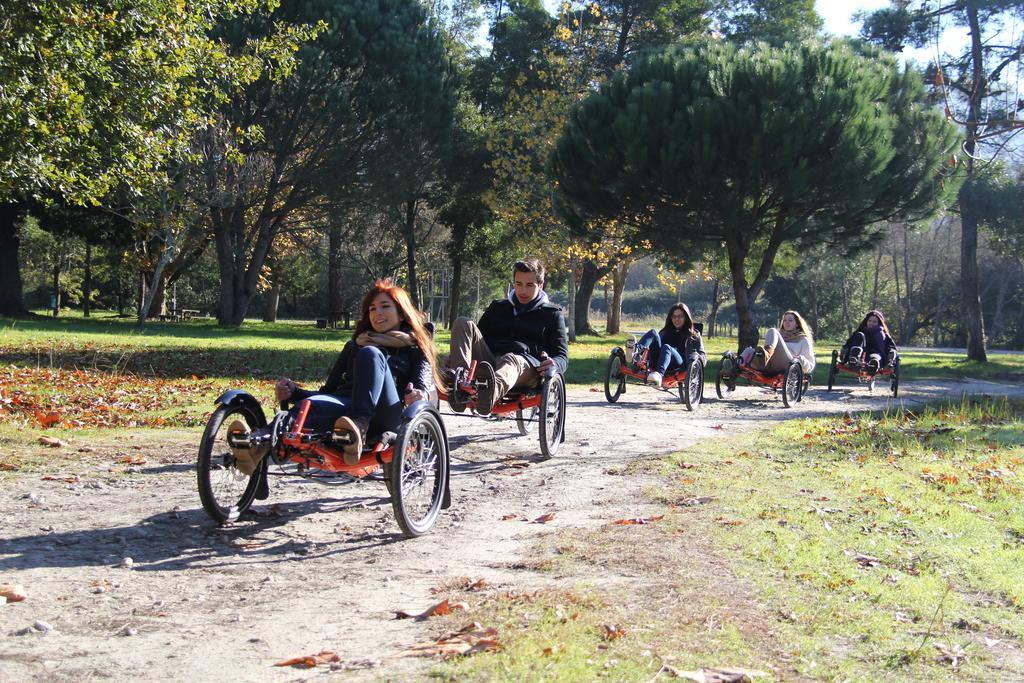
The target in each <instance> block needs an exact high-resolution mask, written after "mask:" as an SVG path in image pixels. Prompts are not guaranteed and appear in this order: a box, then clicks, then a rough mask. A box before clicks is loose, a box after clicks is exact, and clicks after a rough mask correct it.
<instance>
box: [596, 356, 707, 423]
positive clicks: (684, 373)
mask: <svg viewBox="0 0 1024 683" xmlns="http://www.w3.org/2000/svg"><path fill="white" fill-rule="evenodd" d="M649 352H650V349H649V348H640V349H639V350H635V351H634V352H633V353H632V354H631V356H632V364H630V363H628V362H627V361H626V352H625V351H623V350H622V347H619V346H616V347H615V348H614V349H612V352H611V354H610V355H609V356H608V366H607V369H606V371H605V375H604V397H605V398H606V399H608V402H609V403H615V402H616V401H618V400H619V396H621V395H622V394H624V393H625V392H626V382H627V380H633V381H634V382H636V383H639V384H644V385H646V384H647V373H649V372H650V371H651V368H650V366H649V365H648V363H647V355H648V353H649ZM673 389H675V390H678V392H679V402H680V403H682V404H684V405H685V406H686V409H687V410H695V409H696V408H697V406H699V405H700V402H701V401H702V400H703V398H704V364H703V363H701V362H700V359H699V358H693V359H691V360H690V361H689V362H688V363H687V364H686V365H685V366H684V367H681V368H679V369H677V370H676V371H674V372H667V373H665V377H664V378H662V380H661V390H662V391H669V392H671V391H672V390H673Z"/></svg>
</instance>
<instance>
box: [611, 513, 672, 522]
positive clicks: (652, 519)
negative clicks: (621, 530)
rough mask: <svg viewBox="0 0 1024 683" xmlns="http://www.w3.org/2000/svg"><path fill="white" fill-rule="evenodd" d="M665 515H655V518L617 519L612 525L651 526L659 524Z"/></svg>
mask: <svg viewBox="0 0 1024 683" xmlns="http://www.w3.org/2000/svg"><path fill="white" fill-rule="evenodd" d="M664 518H665V515H655V516H654V517H633V518H632V519H617V520H615V521H614V522H612V524H651V523H652V522H657V521H658V520H659V519H664Z"/></svg>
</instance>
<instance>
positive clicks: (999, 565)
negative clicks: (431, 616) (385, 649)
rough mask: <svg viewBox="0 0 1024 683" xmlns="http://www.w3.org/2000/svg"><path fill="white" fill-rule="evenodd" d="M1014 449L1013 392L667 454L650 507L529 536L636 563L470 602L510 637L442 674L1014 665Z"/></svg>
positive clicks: (1020, 616) (847, 676)
mask: <svg viewBox="0 0 1024 683" xmlns="http://www.w3.org/2000/svg"><path fill="white" fill-rule="evenodd" d="M1022 464H1024V404H1022V403H1008V402H1005V401H1001V402H988V403H984V404H977V403H962V404H959V405H950V406H939V407H933V408H929V409H927V410H925V411H923V412H921V413H920V414H911V413H904V412H897V413H892V414H888V415H862V416H859V417H854V418H832V419H817V420H801V421H792V422H788V423H786V424H784V425H782V426H780V427H778V428H776V429H774V430H773V431H770V432H762V433H759V434H756V435H753V436H741V437H733V438H730V439H728V440H727V441H726V443H724V444H723V443H722V442H721V441H717V442H714V443H709V444H702V446H701V447H700V448H699V449H692V450H691V451H690V452H688V453H685V454H678V455H676V456H673V457H671V458H668V459H665V460H662V461H660V468H661V470H660V471H661V474H662V478H663V485H662V486H661V487H658V488H656V489H655V490H652V491H651V492H650V497H651V500H652V501H654V502H655V503H657V504H658V505H660V506H661V511H660V513H659V514H658V515H654V516H652V517H651V518H650V523H649V524H646V525H639V526H620V527H605V528H603V529H600V530H598V531H596V532H592V533H590V534H589V535H581V534H580V533H579V532H578V531H574V533H573V535H572V537H563V538H557V539H556V540H554V541H553V542H551V543H550V545H549V546H548V547H545V548H539V549H538V557H537V559H536V562H535V566H536V567H538V568H542V569H544V570H546V571H548V572H551V573H553V574H556V575H567V576H594V575H595V574H602V575H616V574H624V575H626V576H635V577H637V580H635V581H632V582H628V581H627V582H623V583H621V584H620V585H621V587H620V588H617V589H615V590H610V591H608V590H606V591H603V592H602V593H601V594H600V595H595V594H594V591H593V590H592V589H589V588H587V587H586V586H585V585H580V586H578V587H576V588H574V589H572V590H569V591H547V592H543V591H542V592H538V593H535V594H530V595H509V596H498V597H497V598H495V599H493V600H491V601H487V602H484V603H483V604H482V605H481V606H480V607H479V608H477V611H476V612H475V613H471V614H470V615H469V616H470V617H472V618H473V619H475V620H476V621H479V622H481V623H487V624H493V625H495V626H497V627H498V631H499V633H501V634H502V636H503V638H504V640H503V642H502V645H503V650H502V651H501V652H498V653H487V654H479V655H475V656H474V657H472V658H467V659H464V660H460V661H458V662H456V663H454V664H450V665H447V666H445V667H442V668H441V670H440V671H439V672H438V675H439V677H442V678H445V679H448V680H464V679H474V680H507V681H513V680H540V679H543V680H593V679H596V678H600V677H607V678H608V679H609V680H650V679H651V678H652V677H653V676H654V675H655V674H657V673H658V672H659V671H661V672H662V673H663V674H671V673H672V671H671V670H670V669H674V670H680V669H682V670H691V671H692V670H696V669H699V668H701V667H708V666H721V665H730V666H741V667H744V668H750V669H754V670H758V671H764V672H765V673H767V674H769V675H770V676H772V677H775V678H778V679H791V678H796V677H801V678H811V679H815V680H878V679H897V680H928V681H938V680H1011V679H1012V680H1019V679H1020V677H1021V676H1022V675H1024V656H1022V655H1021V643H1022V642H1024V516H1022V515H1021V512H1020V511H1021V506H1022V504H1024V481H1022V479H1021V474H1022V473H1024V466H1022ZM636 466H639V467H644V468H649V467H652V466H655V464H654V463H652V462H650V461H645V462H641V463H638V464H637V465H636ZM660 515H664V517H661V518H660V519H659V516H660ZM527 626H529V628H526V627H527Z"/></svg>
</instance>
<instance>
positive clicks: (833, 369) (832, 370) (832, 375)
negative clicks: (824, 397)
mask: <svg viewBox="0 0 1024 683" xmlns="http://www.w3.org/2000/svg"><path fill="white" fill-rule="evenodd" d="M838 362H839V352H838V351H836V350H835V349H833V350H832V362H831V363H829V366H828V389H827V391H832V385H833V384H834V383H835V381H836V373H838V372H839V368H838V365H837V364H838Z"/></svg>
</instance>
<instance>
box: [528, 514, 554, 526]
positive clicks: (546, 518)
mask: <svg viewBox="0 0 1024 683" xmlns="http://www.w3.org/2000/svg"><path fill="white" fill-rule="evenodd" d="M554 518H555V513H554V512H549V513H547V514H544V515H541V516H540V517H538V518H537V519H535V520H533V521H532V522H531V524H547V523H548V522H550V521H551V520H553V519H554Z"/></svg>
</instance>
